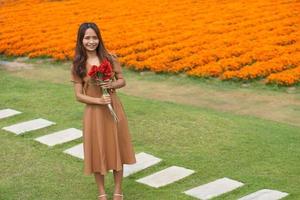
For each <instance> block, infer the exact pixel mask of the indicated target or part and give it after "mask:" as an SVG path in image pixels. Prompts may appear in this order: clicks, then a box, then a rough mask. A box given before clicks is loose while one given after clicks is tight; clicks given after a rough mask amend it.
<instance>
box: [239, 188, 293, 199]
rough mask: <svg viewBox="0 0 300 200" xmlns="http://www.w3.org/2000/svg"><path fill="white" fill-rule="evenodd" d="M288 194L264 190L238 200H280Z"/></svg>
mask: <svg viewBox="0 0 300 200" xmlns="http://www.w3.org/2000/svg"><path fill="white" fill-rule="evenodd" d="M287 195H288V193H285V192H280V191H277V190H270V189H262V190H259V191H257V192H254V193H252V194H249V195H247V196H244V197H242V198H240V199H238V200H278V199H282V198H283V197H286V196H287Z"/></svg>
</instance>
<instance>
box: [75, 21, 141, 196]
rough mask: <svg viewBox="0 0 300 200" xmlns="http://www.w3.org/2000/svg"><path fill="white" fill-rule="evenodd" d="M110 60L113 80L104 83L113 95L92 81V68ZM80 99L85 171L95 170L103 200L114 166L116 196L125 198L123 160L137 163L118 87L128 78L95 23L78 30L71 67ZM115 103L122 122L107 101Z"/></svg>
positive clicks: (85, 172)
mask: <svg viewBox="0 0 300 200" xmlns="http://www.w3.org/2000/svg"><path fill="white" fill-rule="evenodd" d="M104 60H108V61H109V62H110V63H111V66H112V68H113V74H112V77H111V78H112V79H111V80H113V81H111V80H110V81H105V82H104V83H103V84H101V87H103V88H106V89H108V91H109V94H110V96H102V90H101V88H100V85H99V84H98V85H96V84H92V83H93V82H92V81H91V77H89V76H88V72H89V70H90V69H91V68H92V66H93V65H96V66H99V65H100V64H101V63H103V62H104ZM71 81H72V82H74V91H75V96H76V100H77V101H79V102H82V103H85V104H86V106H85V109H84V115H83V148H84V174H85V175H90V174H92V173H94V176H95V179H96V183H97V185H98V190H99V196H98V198H99V199H100V200H107V194H106V193H105V187H104V180H105V177H104V176H105V175H106V174H107V172H108V171H109V170H110V169H112V170H113V174H114V181H115V188H114V200H122V199H123V194H122V178H123V164H134V163H136V159H135V153H134V149H133V146H132V143H131V136H130V132H129V129H128V122H127V118H126V114H125V112H124V109H123V105H122V103H121V101H120V99H119V97H118V96H117V94H116V89H118V88H121V87H124V86H125V84H126V82H125V79H124V77H123V75H122V68H121V65H120V63H119V62H118V60H117V57H116V56H115V55H112V54H110V53H108V51H107V50H106V48H105V46H104V43H103V41H102V37H101V34H100V31H99V28H98V27H97V25H96V24H95V23H83V24H81V25H80V27H79V30H78V34H77V43H76V48H75V56H74V60H73V66H72V69H71ZM109 103H111V105H112V107H113V109H114V111H115V113H116V114H117V117H118V119H119V121H118V122H116V121H115V120H114V118H113V117H112V115H111V113H110V111H109V109H108V107H107V104H109Z"/></svg>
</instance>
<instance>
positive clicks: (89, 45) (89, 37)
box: [82, 28, 99, 51]
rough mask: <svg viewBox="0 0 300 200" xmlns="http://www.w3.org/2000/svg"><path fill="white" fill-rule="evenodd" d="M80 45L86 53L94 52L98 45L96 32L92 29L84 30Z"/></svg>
mask: <svg viewBox="0 0 300 200" xmlns="http://www.w3.org/2000/svg"><path fill="white" fill-rule="evenodd" d="M82 43H83V46H84V47H85V49H86V50H87V51H95V50H96V48H97V46H98V44H99V39H98V36H97V34H96V32H95V31H94V29H92V28H88V29H86V31H85V34H84V37H83V40H82Z"/></svg>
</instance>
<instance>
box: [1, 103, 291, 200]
mask: <svg viewBox="0 0 300 200" xmlns="http://www.w3.org/2000/svg"><path fill="white" fill-rule="evenodd" d="M21 113H22V112H20V111H17V110H14V109H10V108H7V109H2V110H0V119H5V118H8V117H13V116H15V115H18V114H21ZM55 124H56V123H55V122H51V121H49V120H46V119H42V118H38V119H32V120H29V121H24V122H20V123H17V124H12V125H10V126H6V127H3V128H2V129H3V130H6V131H8V132H11V133H14V134H16V135H20V134H26V133H28V132H30V131H34V130H38V129H42V128H46V127H48V126H51V125H55ZM81 137H82V131H81V130H79V129H76V128H67V129H64V130H60V131H57V132H54V133H49V134H47V135H44V136H41V137H38V138H35V139H34V140H35V141H37V142H40V143H41V144H44V145H47V146H49V147H52V146H55V145H57V144H63V143H66V142H70V141H73V140H76V139H79V138H81ZM63 152H64V153H66V154H68V155H71V156H74V157H76V158H79V159H84V154H83V143H80V144H77V145H75V146H73V147H71V148H68V149H66V150H64V151H63ZM135 156H136V160H137V163H135V164H133V165H126V164H125V165H124V177H127V176H130V175H131V174H134V173H138V172H140V171H142V170H144V169H147V168H149V167H151V166H154V165H156V164H158V163H159V162H160V161H161V159H160V158H158V157H155V156H153V155H151V154H148V153H145V152H140V153H137V154H136V155H135ZM110 171H111V172H112V170H110ZM194 173H195V171H194V170H192V169H187V168H184V167H182V166H170V167H167V168H166V169H163V170H160V171H158V172H155V173H153V174H149V175H148V176H145V177H143V178H140V179H138V180H136V182H138V183H142V184H144V185H147V186H149V187H153V188H160V187H163V186H166V185H169V184H172V183H174V182H177V181H180V180H181V179H184V178H187V177H188V176H190V175H192V174H194ZM244 185H245V183H242V182H239V181H237V180H233V179H230V178H227V177H223V178H219V179H216V180H214V181H212V182H209V183H206V184H203V185H200V186H196V187H194V188H191V189H189V190H186V191H183V192H182V193H184V194H186V195H189V196H192V197H195V198H196V199H202V200H207V199H212V198H214V197H218V196H220V195H223V194H225V193H228V192H231V191H233V190H236V189H238V188H240V187H242V186H244ZM178 192H180V191H178ZM287 195H288V193H285V192H281V191H277V190H271V189H261V190H259V191H256V192H253V193H251V194H248V195H246V196H244V197H241V198H240V199H239V200H278V199H282V198H284V197H286V196H287Z"/></svg>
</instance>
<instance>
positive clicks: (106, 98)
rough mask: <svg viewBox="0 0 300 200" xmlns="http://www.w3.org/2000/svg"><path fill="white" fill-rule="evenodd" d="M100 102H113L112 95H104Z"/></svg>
mask: <svg viewBox="0 0 300 200" xmlns="http://www.w3.org/2000/svg"><path fill="white" fill-rule="evenodd" d="M99 102H100V104H103V105H105V104H110V103H111V97H110V96H105V95H103V96H102V97H100V98H99Z"/></svg>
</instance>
